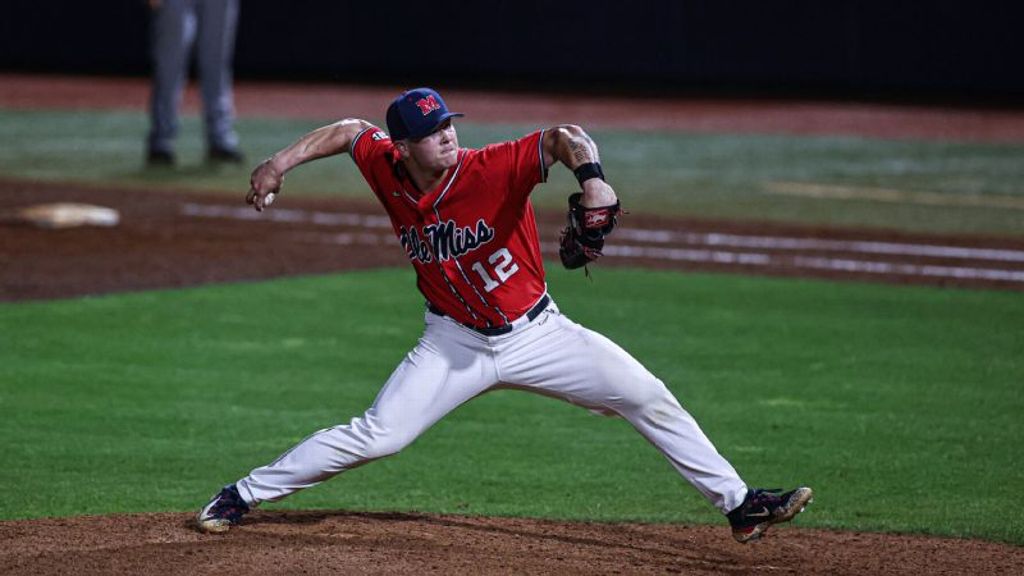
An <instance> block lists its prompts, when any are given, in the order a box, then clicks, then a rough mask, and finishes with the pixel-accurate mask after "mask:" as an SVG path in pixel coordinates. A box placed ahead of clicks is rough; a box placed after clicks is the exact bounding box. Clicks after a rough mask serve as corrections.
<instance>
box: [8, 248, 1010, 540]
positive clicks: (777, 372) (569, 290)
mask: <svg viewBox="0 0 1024 576" xmlns="http://www.w3.org/2000/svg"><path fill="white" fill-rule="evenodd" d="M551 287H552V291H553V293H554V294H555V296H556V298H558V299H559V302H560V306H561V307H562V309H563V310H564V311H565V312H566V313H567V314H569V315H571V316H572V317H574V318H575V319H577V320H579V321H582V322H584V323H585V324H588V325H590V326H591V327H593V328H595V329H597V330H599V331H601V332H603V333H605V334H607V335H608V336H610V337H611V338H613V339H614V340H616V341H618V342H620V343H621V344H622V345H623V346H624V347H625V348H626V349H628V350H630V351H631V352H632V353H633V354H634V355H635V356H637V357H638V358H639V359H641V360H642V361H643V362H644V363H646V364H647V365H648V366H649V367H650V368H651V369H652V370H653V371H654V372H655V373H657V374H658V375H660V376H661V377H662V378H663V379H664V380H665V381H666V382H667V383H668V384H669V385H670V387H671V388H672V389H673V390H674V392H675V393H676V394H677V396H678V397H679V398H680V399H681V400H682V401H683V402H684V405H686V406H688V408H689V409H690V410H691V412H692V413H693V414H694V415H695V416H696V417H697V418H698V420H699V421H700V422H701V423H702V425H703V426H704V428H705V430H706V431H707V432H708V434H709V436H710V437H711V438H712V439H713V440H714V441H715V442H716V444H717V445H718V446H719V448H720V450H721V451H722V452H723V453H724V454H725V455H726V456H727V457H728V458H730V459H731V461H732V462H733V463H734V464H735V466H736V467H737V469H738V470H739V471H740V472H741V473H742V474H743V475H744V476H745V477H746V478H747V479H748V480H749V481H750V482H752V483H755V484H768V485H772V486H775V485H778V486H791V485H793V484H795V483H798V482H806V483H809V484H810V485H812V486H814V487H815V488H816V489H817V494H818V497H817V502H816V503H815V504H814V506H813V509H812V511H811V512H810V513H809V514H805V515H803V516H802V517H801V519H800V524H802V525H804V526H818V527H830V528H848V529H858V530H893V531H906V532H921V533H929V534H944V535H955V536H971V537H982V538H989V539H996V540H1005V541H1009V542H1014V543H1017V544H1024V523H1022V522H1021V521H1019V520H1017V519H1015V518H1014V517H1013V516H1012V514H1009V515H1008V514H1007V512H1008V509H1007V506H1008V503H1010V502H1013V501H1015V497H1016V495H1017V493H1018V492H1019V489H1020V487H1021V486H1022V485H1024V473H1022V470H1024V462H1022V456H1021V454H1022V453H1021V451H1020V449H1019V441H1020V438H1021V436H1022V431H1024V424H1022V422H1021V419H1020V415H1021V414H1022V413H1024V395H1022V393H1021V386H1020V385H1021V382H1022V381H1024V365H1022V364H1021V358H1022V357H1024V354H1022V353H1024V336H1022V333H1021V330H1020V327H1021V326H1022V321H1024V299H1022V298H1021V297H1020V296H1019V295H1018V294H1014V293H1000V292H980V291H976V292H972V291H957V290H941V289H931V288H905V287H904V288H895V287H891V286H875V285H865V284H854V283H848V284H834V283H828V282H821V281H802V280H779V279H755V278H742V277H735V276H714V275H689V274H677V273H655V272H644V271H640V270H601V273H600V275H599V277H598V279H597V280H596V281H595V282H593V283H591V282H587V281H584V280H583V279H582V277H580V276H579V275H578V274H576V275H570V274H569V273H566V272H562V271H558V270H556V269H555V267H553V266H552V274H551ZM355 302H357V303H359V305H358V306H353V305H352V303H355ZM612 303H614V304H612ZM609 311H610V313H609ZM421 324H422V322H421V305H420V300H419V298H417V297H416V293H415V290H414V287H413V277H412V274H411V272H407V271H405V270H380V271H373V272H362V273H354V274H346V275H340V276H329V277H320V278H301V279H289V280H280V281H272V282H264V283H252V284H237V285H224V286H211V287H204V288H196V289H188V290H176V291H158V292H148V293H139V294H128V295H117V296H108V297H97V298H86V299H79V300H67V301H58V302H49V303H22V304H5V305H2V306H0V410H2V413H3V418H2V419H0V433H2V435H3V437H4V439H5V441H4V449H3V466H2V467H0V485H3V486H5V487H6V488H7V490H5V497H4V498H3V499H0V518H5V519H11V518H28V517H36V516H50V515H76V514H100V513H107V512H125V511H156V510H191V509H193V508H195V507H196V506H198V505H199V504H201V503H202V501H203V500H205V499H206V498H207V497H208V496H209V495H210V494H211V493H212V492H213V491H215V490H216V489H217V488H218V486H219V485H220V484H221V483H224V482H228V481H231V480H234V479H236V478H238V477H240V476H242V475H244V474H245V473H246V472H247V471H248V470H249V469H250V468H252V467H255V466H257V465H260V464H263V463H266V462H268V461H269V460H271V459H272V458H274V457H275V456H276V455H277V454H279V453H280V452H282V451H283V450H285V449H286V448H288V447H289V446H290V445H292V444H293V443H294V442H296V441H298V440H300V439H301V438H303V437H304V436H305V435H307V434H308V433H310V432H312V431H314V430H317V429H319V428H322V427H325V426H328V425H332V424H336V423H341V422H345V421H347V420H348V419H349V418H351V417H353V416H356V415H358V414H360V413H361V412H362V410H363V409H365V408H366V407H367V406H368V404H369V403H370V402H371V401H372V399H373V397H374V395H375V393H376V391H377V390H378V389H379V387H380V384H381V383H382V382H383V381H384V379H385V378H386V377H387V375H388V373H389V372H390V370H391V369H392V368H393V367H394V366H395V365H396V364H397V363H398V362H399V361H400V360H401V358H402V356H403V355H404V353H405V352H406V351H407V350H408V349H409V348H410V347H411V346H413V345H414V344H415V340H416V338H417V337H418V334H419V331H420V329H421ZM273 507H299V508H332V509H337V508H342V509H366V510H420V511H434V512H455V513H468V514H487V515H528V516H544V517H553V518H572V519H594V520H642V521H657V522H712V523H713V522H721V519H720V518H718V517H717V514H716V513H714V512H713V511H712V510H711V508H710V506H708V505H707V504H706V503H705V502H704V501H703V500H702V499H701V498H700V497H699V496H698V495H697V493H696V491H695V490H692V489H691V488H689V487H688V485H686V484H685V483H683V482H682V481H681V480H680V479H679V478H678V477H677V476H676V475H675V474H674V472H673V471H672V470H671V468H670V467H669V465H668V463H667V462H666V461H664V459H663V458H662V457H661V456H660V455H659V454H657V452H656V451H655V450H654V449H653V448H652V447H650V446H649V445H648V444H647V443H646V442H645V441H644V440H642V439H641V438H640V437H639V435H637V434H635V433H634V432H633V431H632V429H631V428H630V427H629V426H628V425H627V424H626V423H624V422H623V421H620V420H610V419H605V418H601V417H597V416H592V415H590V414H589V413H587V412H586V411H583V410H580V409H578V408H575V407H572V406H570V405H567V404H563V403H560V402H557V401H554V400H550V399H546V398H541V397H536V396H532V395H529V394H525V393H521V392H497V393H492V394H489V395H487V396H484V397H482V398H480V399H477V400H475V401H473V402H471V403H469V404H468V405H466V406H463V407H461V408H459V409H458V410H456V411H455V412H454V413H453V414H452V415H451V416H450V417H449V418H448V419H445V420H443V421H442V422H441V423H440V424H439V425H437V426H436V427H435V428H433V429H431V430H430V431H428V432H427V433H426V434H425V435H424V436H423V437H421V438H420V439H419V440H418V441H417V442H416V443H414V444H413V445H412V446H411V447H409V448H408V449H407V450H406V451H404V452H403V453H401V454H399V455H398V456H396V457H393V458H391V459H387V460H384V461H380V462H376V463H374V464H372V465H370V466H367V467H364V468H361V469H358V470H355V471H353V472H350V473H348V474H346V475H343V476H341V477H339V478H336V479H334V480H333V481H331V482H328V483H326V484H324V485H321V486H319V487H317V488H314V489H311V490H308V491H306V492H304V493H301V494H299V495H296V496H295V497H293V498H291V499H289V500H286V501H285V502H283V503H280V504H277V505H273Z"/></svg>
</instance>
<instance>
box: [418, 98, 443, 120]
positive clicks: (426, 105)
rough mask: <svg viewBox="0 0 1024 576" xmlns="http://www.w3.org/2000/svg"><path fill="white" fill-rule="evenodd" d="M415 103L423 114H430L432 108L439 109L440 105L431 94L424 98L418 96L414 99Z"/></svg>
mask: <svg viewBox="0 0 1024 576" xmlns="http://www.w3.org/2000/svg"><path fill="white" fill-rule="evenodd" d="M416 105H417V106H419V107H420V112H422V113H423V115H424V116H426V115H427V114H430V113H431V112H433V111H434V110H440V109H441V105H440V104H438V103H437V99H436V98H434V97H433V96H427V97H426V98H420V99H419V100H417V101H416Z"/></svg>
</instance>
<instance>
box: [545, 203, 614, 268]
mask: <svg viewBox="0 0 1024 576" xmlns="http://www.w3.org/2000/svg"><path fill="white" fill-rule="evenodd" d="M582 197H583V193H582V192H577V193H575V194H572V195H571V196H569V213H568V215H567V219H568V224H567V226H566V227H565V229H564V230H562V237H561V238H560V239H559V248H558V255H559V256H560V257H561V258H562V265H563V266H565V267H566V268H568V269H570V270H572V269H575V268H579V267H580V266H586V265H587V264H589V263H590V262H593V261H594V260H597V259H598V258H599V257H600V256H601V249H602V248H604V238H605V236H607V235H609V234H611V233H612V230H614V229H615V225H616V224H617V223H618V216H619V211H620V209H619V206H620V203H619V202H615V204H613V205H611V206H600V207H597V208H587V207H585V206H583V205H581V204H580V198H582Z"/></svg>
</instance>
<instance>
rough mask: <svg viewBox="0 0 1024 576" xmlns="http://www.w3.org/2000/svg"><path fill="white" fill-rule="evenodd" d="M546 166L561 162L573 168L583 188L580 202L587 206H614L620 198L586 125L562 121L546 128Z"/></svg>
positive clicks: (543, 148)
mask: <svg viewBox="0 0 1024 576" xmlns="http://www.w3.org/2000/svg"><path fill="white" fill-rule="evenodd" d="M541 148H542V150H543V152H544V169H545V170H546V169H547V168H548V167H550V166H551V165H553V164H554V163H555V162H561V163H562V164H564V165H565V167H566V168H568V169H569V170H572V171H573V173H574V174H575V175H576V178H577V180H580V186H581V187H582V189H583V197H582V198H581V199H580V204H582V205H583V206H585V207H587V208H595V207H599V206H611V205H613V204H615V203H616V202H618V196H616V195H615V190H613V189H612V187H611V186H610V185H609V184H608V183H607V182H605V180H604V172H603V171H602V169H601V156H600V154H598V151H597V144H595V143H594V139H593V138H591V137H590V136H589V135H588V134H587V133H586V132H585V131H584V130H583V128H580V127H579V126H576V125H573V124H561V125H558V126H554V127H552V128H549V129H547V130H545V131H544V141H543V142H542V143H541Z"/></svg>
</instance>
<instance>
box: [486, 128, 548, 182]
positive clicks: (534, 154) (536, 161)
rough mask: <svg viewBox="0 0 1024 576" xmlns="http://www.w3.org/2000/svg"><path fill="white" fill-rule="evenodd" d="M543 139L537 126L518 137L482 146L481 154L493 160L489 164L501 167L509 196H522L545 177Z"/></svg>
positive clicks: (544, 179) (545, 178)
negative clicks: (534, 130) (529, 132)
mask: <svg viewBox="0 0 1024 576" xmlns="http://www.w3.org/2000/svg"><path fill="white" fill-rule="evenodd" d="M543 141H544V131H543V130H538V131H536V132H533V133H531V134H527V135H526V136H523V137H522V138H520V139H518V140H511V141H509V142H502V143H501V144H492V145H490V146H487V147H486V148H484V150H483V152H484V155H485V156H486V157H489V158H490V159H493V160H494V161H495V162H493V164H491V166H495V167H497V166H500V167H501V168H502V169H503V170H502V171H503V174H502V176H504V178H506V182H507V185H508V192H509V195H510V196H512V197H514V198H526V197H527V196H529V195H530V192H531V191H532V190H533V188H534V187H535V186H536V185H537V184H540V183H541V182H545V181H547V175H548V171H547V168H546V167H545V166H544V150H543V148H542V143H543Z"/></svg>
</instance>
